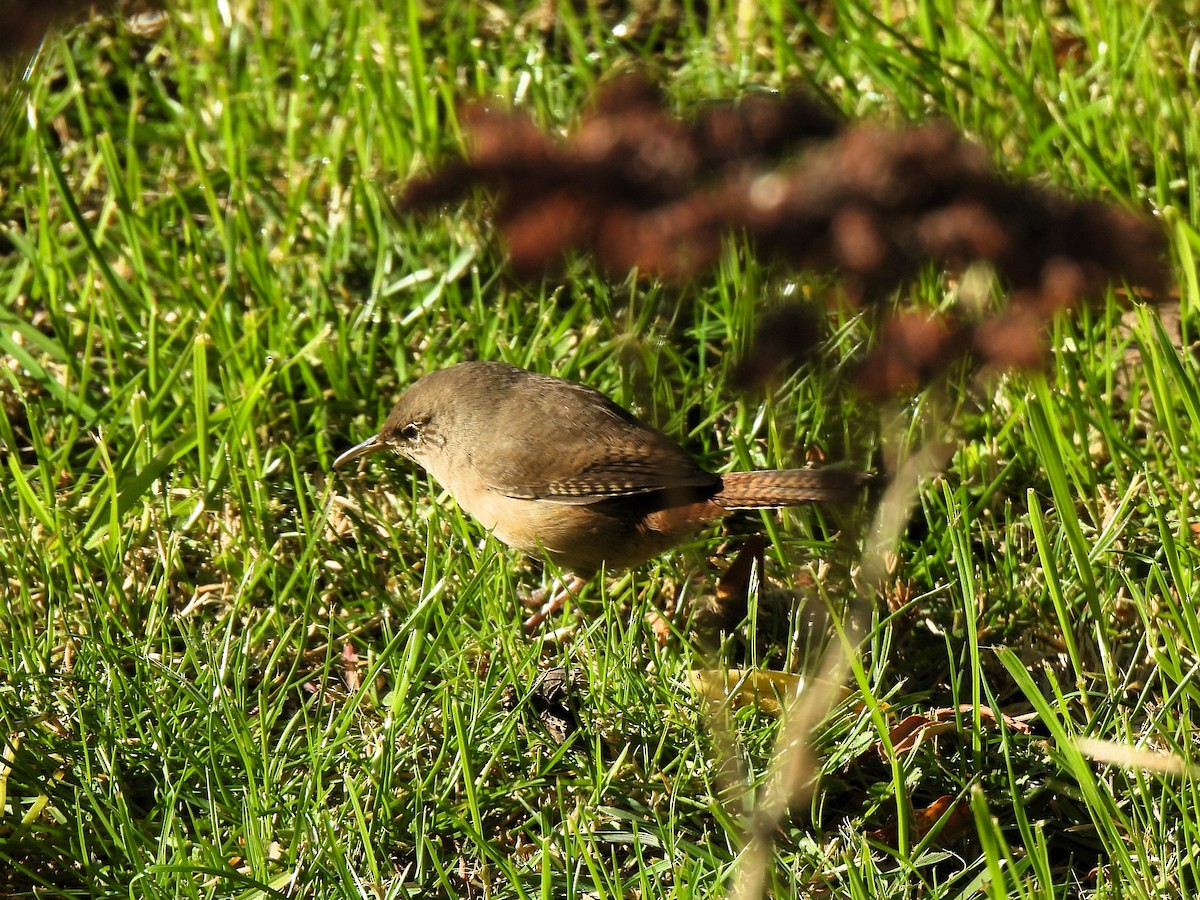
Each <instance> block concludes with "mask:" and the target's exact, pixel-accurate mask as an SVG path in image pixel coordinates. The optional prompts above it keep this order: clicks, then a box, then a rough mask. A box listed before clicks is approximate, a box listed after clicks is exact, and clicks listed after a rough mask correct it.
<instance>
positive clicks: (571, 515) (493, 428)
mask: <svg viewBox="0 0 1200 900" xmlns="http://www.w3.org/2000/svg"><path fill="white" fill-rule="evenodd" d="M379 450H392V451H395V452H396V453H399V454H401V455H403V456H407V457H408V458H410V459H412V460H413V461H414V462H416V463H418V464H419V465H420V466H422V467H423V468H424V469H425V470H426V471H427V472H429V474H430V475H432V476H433V477H434V479H435V480H436V481H437V482H438V483H439V484H441V485H442V486H443V487H444V488H446V489H447V490H448V491H449V492H450V493H451V494H452V495H453V496H454V498H455V500H457V501H458V504H459V505H460V506H461V507H462V508H463V509H464V510H466V511H467V512H468V513H470V514H471V515H473V516H474V517H475V518H476V519H478V520H479V522H480V523H481V524H482V525H483V526H484V527H485V528H487V529H488V530H489V531H491V532H492V533H493V534H495V535H496V537H497V538H499V539H500V540H501V541H503V542H504V543H505V544H508V545H509V546H510V547H515V548H516V549H518V550H521V551H522V552H524V553H527V554H530V555H534V556H537V555H545V556H547V557H549V558H550V559H551V560H553V561H554V562H555V563H556V564H557V565H558V566H559V567H561V568H562V569H563V570H565V571H567V572H571V573H574V574H575V575H576V576H578V578H577V579H576V584H581V583H582V580H583V579H587V578H590V577H591V576H592V575H594V574H595V573H596V572H597V571H598V570H599V569H600V567H601V566H602V565H606V566H609V567H611V568H627V567H631V566H636V565H638V564H639V563H642V562H645V561H646V560H648V559H650V558H651V557H653V556H656V555H657V554H659V553H662V552H663V551H665V550H668V549H670V548H671V547H674V546H676V545H677V544H679V543H681V542H683V541H684V540H686V539H687V538H689V537H690V536H691V535H692V534H693V533H694V532H695V531H697V530H698V529H699V528H700V527H701V526H702V525H704V524H705V523H707V522H710V521H712V520H714V519H718V518H720V517H722V516H724V515H726V514H727V513H729V512H730V511H731V510H737V509H766V508H772V507H781V506H793V505H796V504H800V503H806V502H809V501H814V500H815V501H837V500H847V499H849V498H851V497H852V496H853V495H854V493H855V492H856V491H857V489H858V487H859V485H860V484H861V483H862V481H863V480H864V479H863V476H862V475H860V474H859V473H853V472H847V471H844V470H841V469H782V470H764V471H755V472H732V473H729V474H725V475H717V474H714V473H712V472H709V471H707V470H705V469H703V468H701V467H700V466H699V465H698V464H697V463H696V461H695V460H694V459H692V457H691V455H690V454H689V453H688V452H687V451H686V450H684V449H683V448H682V447H681V446H680V445H679V444H678V443H676V442H675V441H674V440H672V439H671V438H669V437H667V435H665V434H663V433H662V432H661V431H658V430H657V429H655V428H651V427H650V426H649V425H646V424H645V423H643V422H641V421H639V420H638V419H637V418H636V417H634V416H633V415H632V414H631V413H629V412H627V411H626V410H624V409H622V408H621V407H619V406H617V404H615V403H614V402H613V401H612V400H610V399H609V398H608V397H606V396H604V395H603V394H601V393H600V392H599V391H596V390H593V389H592V388H590V387H586V386H585V385H582V384H577V383H575V382H573V381H566V380H564V379H562V378H553V377H550V376H548V375H537V374H534V373H532V372H527V371H525V370H524V369H518V368H517V367H515V366H510V365H507V364H505V363H499V362H466V363H460V364H459V365H456V366H451V367H450V368H447V369H440V370H438V371H435V372H431V373H430V374H428V375H425V376H424V377H423V378H420V379H418V380H417V381H416V382H415V383H414V384H413V385H412V387H410V388H409V389H408V390H407V391H406V392H405V393H404V395H403V396H401V398H400V399H399V401H398V402H397V403H396V405H395V406H394V407H393V408H392V411H391V413H390V414H389V415H388V417H387V420H386V421H385V422H384V423H383V427H382V428H380V429H379V433H378V434H376V435H374V436H372V437H369V438H367V439H366V440H365V441H363V442H362V443H361V444H358V445H356V446H354V447H351V448H350V449H349V450H347V451H346V452H345V453H343V454H341V456H339V457H338V458H337V459H336V460H334V463H333V464H334V466H335V467H337V466H341V465H343V464H345V463H347V462H349V461H351V460H353V459H358V458H359V457H360V456H363V455H364V454H367V453H374V452H376V451H379ZM527 624H528V623H527Z"/></svg>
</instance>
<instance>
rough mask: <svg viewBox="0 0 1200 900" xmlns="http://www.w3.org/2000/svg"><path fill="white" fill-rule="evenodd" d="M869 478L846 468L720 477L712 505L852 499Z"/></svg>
mask: <svg viewBox="0 0 1200 900" xmlns="http://www.w3.org/2000/svg"><path fill="white" fill-rule="evenodd" d="M869 477H870V476H868V475H865V474H863V473H862V472H852V471H848V470H846V469H833V468H830V469H768V470H763V471H759V472H730V473H729V474H728V475H722V476H721V490H720V491H718V492H717V494H716V495H715V496H714V497H712V498H711V499H712V502H713V503H716V504H718V505H719V506H722V507H724V508H725V509H770V508H772V507H776V506H796V505H798V504H801V503H810V502H812V501H818V502H825V503H836V502H845V501H848V500H852V499H853V498H854V496H855V495H856V494H857V493H858V491H859V489H860V488H861V487H862V486H863V484H864V483H865V482H866V481H867V480H868V479H869Z"/></svg>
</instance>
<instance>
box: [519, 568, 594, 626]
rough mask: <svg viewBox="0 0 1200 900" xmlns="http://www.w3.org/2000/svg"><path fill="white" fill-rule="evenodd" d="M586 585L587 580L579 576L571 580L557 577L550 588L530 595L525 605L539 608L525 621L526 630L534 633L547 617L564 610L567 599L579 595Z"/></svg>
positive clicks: (570, 577)
mask: <svg viewBox="0 0 1200 900" xmlns="http://www.w3.org/2000/svg"><path fill="white" fill-rule="evenodd" d="M585 584H587V579H586V578H580V577H579V576H578V575H571V576H569V578H562V577H556V578H555V579H554V580H553V581H552V582H550V585H549V587H544V588H542V589H541V590H537V591H534V592H533V593H532V594H530V595H529V599H528V601H526V602H525V605H527V606H537V607H539V608H538V610H537V612H535V613H533V614H532V615H530V616H529V618H527V619H526V620H525V630H526V631H533V629H535V628H537V627H538V626H539V625H541V624H542V622H543V621H545V619H546V617H547V616H552V615H554V614H555V613H556V612H558V611H559V610H560V609H562V606H563V604H564V603H566V602H567V598H568V597H573V596H575V595H576V594H578V593H579V592H580V591H581V590H582V589H583V586H584V585H585Z"/></svg>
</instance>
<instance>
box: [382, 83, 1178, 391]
mask: <svg viewBox="0 0 1200 900" xmlns="http://www.w3.org/2000/svg"><path fill="white" fill-rule="evenodd" d="M462 120H463V122H464V124H465V126H466V130H467V132H468V134H469V137H470V144H471V149H470V151H469V153H468V155H467V157H466V158H464V159H460V160H455V161H451V162H448V163H446V164H444V165H442V166H441V167H440V168H438V169H436V170H434V171H433V172H431V173H430V174H429V175H427V176H425V177H422V178H417V179H414V180H413V181H411V182H409V184H408V185H407V187H406V189H405V191H404V193H403V195H402V196H401V198H400V199H399V201H398V209H399V211H400V212H401V213H406V212H413V211H418V210H425V209H429V208H431V207H434V206H436V205H439V204H442V203H446V202H449V201H456V200H461V199H462V198H464V197H466V196H467V195H468V194H469V193H470V192H471V191H473V190H474V189H475V188H478V187H482V188H485V189H487V190H489V191H490V192H492V193H493V194H494V195H495V198H496V204H495V208H494V217H495V222H496V224H497V226H498V227H499V229H500V231H501V233H502V235H503V237H504V240H505V244H506V246H507V249H508V253H509V256H510V258H511V262H512V265H513V268H514V269H515V270H516V271H517V273H518V274H520V275H524V276H538V275H543V274H547V273H550V272H553V271H555V270H556V269H558V268H559V267H560V266H561V264H562V262H563V261H564V258H565V257H566V256H567V255H568V254H570V253H572V252H578V251H584V252H587V253H590V254H592V255H593V256H594V257H595V258H596V260H597V262H598V263H599V265H600V266H601V267H602V268H604V269H605V270H607V271H609V272H610V273H612V274H613V275H615V276H617V277H624V276H625V275H626V274H627V273H628V272H629V271H630V270H633V269H636V270H638V271H639V272H642V273H645V274H649V275H652V276H657V277H662V278H667V279H686V278H689V277H691V276H694V275H696V274H698V273H700V272H702V271H704V270H705V269H707V268H709V267H711V266H712V265H713V264H714V263H716V261H717V260H718V257H719V255H720V252H721V244H722V240H723V239H724V238H725V237H726V236H727V235H731V234H744V235H746V236H747V237H748V238H749V239H750V241H751V242H752V244H753V245H754V246H755V247H756V248H757V249H758V251H759V252H760V253H762V254H763V255H765V256H767V257H770V258H772V259H775V260H778V261H781V262H782V263H784V264H786V265H791V266H796V267H803V268H810V269H818V270H823V271H832V272H836V273H838V274H840V275H841V277H842V281H843V285H844V291H845V293H846V294H847V295H848V296H849V297H850V299H851V300H852V301H854V302H856V303H860V304H872V303H878V302H880V301H882V300H884V299H885V298H888V297H890V296H892V295H893V294H894V293H895V292H896V291H897V290H899V289H900V288H902V287H903V286H904V285H905V284H906V283H908V282H909V280H910V279H912V278H913V277H914V276H915V275H916V274H918V273H919V272H921V271H922V270H923V269H925V268H927V267H928V266H930V265H931V264H932V265H934V266H936V267H938V268H940V269H943V270H951V271H961V270H963V269H964V268H966V267H967V266H968V265H971V264H973V263H984V264H987V265H988V266H990V268H991V270H992V271H993V272H994V273H995V276H996V278H997V279H998V283H999V284H1001V285H1003V286H1004V288H1005V289H1006V290H1007V291H1008V298H1007V302H1006V303H1004V304H1000V305H998V306H995V307H989V308H988V309H986V310H984V311H982V312H971V313H969V314H968V313H965V312H963V313H957V312H956V313H954V314H953V315H950V316H945V317H934V316H931V315H925V314H921V315H919V316H918V315H916V314H914V313H911V312H908V313H902V314H900V316H898V317H897V318H896V319H895V320H894V321H890V322H886V323H885V325H884V327H883V328H882V329H880V333H879V337H878V339H877V340H876V342H875V345H874V348H873V350H872V351H871V354H870V355H869V357H868V359H867V360H866V362H865V363H864V368H863V372H862V378H861V383H862V386H863V387H864V389H865V390H866V391H867V392H869V393H870V394H872V395H877V396H882V395H886V394H892V393H895V392H898V391H902V390H908V389H911V388H913V387H915V386H917V385H920V384H922V383H925V382H927V381H929V380H930V379H931V378H932V377H934V376H935V375H937V374H938V373H940V372H942V371H944V370H945V368H946V367H947V366H948V365H949V364H950V363H952V362H953V361H955V360H957V359H959V358H962V357H964V356H968V357H971V358H973V359H975V360H977V361H978V362H980V363H983V364H990V365H994V366H999V367H1003V368H1007V367H1029V366H1033V365H1036V364H1038V363H1039V362H1040V361H1041V360H1042V359H1043V357H1044V346H1045V338H1044V329H1045V323H1046V320H1047V319H1048V318H1049V317H1050V316H1051V315H1052V314H1053V313H1054V312H1055V311H1057V310H1059V309H1062V308H1067V307H1071V306H1074V305H1076V304H1077V303H1079V302H1080V301H1081V300H1083V299H1084V298H1086V297H1090V296H1095V295H1097V294H1099V293H1100V292H1101V291H1103V289H1104V288H1105V287H1106V286H1107V285H1109V284H1110V283H1114V282H1120V281H1126V282H1128V283H1130V284H1132V285H1135V286H1138V287H1140V288H1144V289H1147V290H1149V291H1151V292H1156V291H1160V290H1162V289H1163V288H1164V287H1165V285H1166V282H1167V270H1166V266H1165V253H1164V240H1163V236H1162V232H1161V230H1160V229H1159V228H1158V227H1157V226H1156V225H1155V224H1154V223H1152V222H1149V221H1147V220H1145V219H1144V218H1142V217H1140V216H1137V215H1134V214H1133V213H1130V212H1128V211H1126V210H1123V209H1120V208H1117V207H1115V206H1112V205H1109V204H1105V203H1100V202H1096V201H1079V200H1073V199H1069V198H1067V197H1064V196H1062V195H1059V194H1056V193H1052V192H1050V191H1046V190H1044V189H1041V188H1038V187H1035V186H1033V185H1031V184H1028V183H1023V182H1015V181H1011V180H1008V179H1005V178H1003V177H1001V176H1000V175H999V174H997V173H996V172H995V171H994V170H993V168H992V167H991V165H990V164H989V162H988V159H987V155H986V153H985V152H984V151H983V150H982V149H981V148H980V147H978V146H977V145H975V144H972V143H971V142H969V141H967V140H965V139H964V138H963V137H962V136H961V135H959V134H958V133H957V132H956V131H955V130H954V129H953V128H951V127H950V126H949V125H946V124H943V123H935V124H925V125H917V126H913V127H910V128H906V129H889V128H883V127H879V126H874V125H846V124H842V123H840V122H839V121H838V120H837V119H836V118H834V117H833V116H831V115H830V114H829V113H828V112H826V111H825V110H824V108H823V107H822V106H821V105H820V104H819V103H818V102H817V101H815V100H813V99H812V98H810V97H808V96H806V95H804V94H802V93H790V94H783V95H769V94H762V93H756V94H750V95H748V96H746V97H744V98H742V99H741V100H739V101H735V102H719V103H712V104H710V105H708V106H705V107H703V108H702V109H700V110H699V111H698V112H697V113H696V114H695V115H694V116H693V117H691V118H690V119H686V118H681V117H678V116H675V115H672V114H671V112H670V111H669V110H668V109H667V107H666V103H665V101H664V98H663V96H662V94H661V92H660V91H659V89H658V88H657V86H655V85H654V84H652V83H651V82H650V81H648V80H646V79H645V78H643V77H642V76H640V75H636V74H627V75H623V76H620V77H617V78H616V79H614V80H613V81H612V82H610V83H609V85H608V86H607V87H605V88H603V89H602V90H601V91H600V92H599V93H598V95H597V96H596V98H595V100H594V103H593V104H592V107H591V108H590V109H589V110H588V111H587V112H586V113H585V114H584V116H583V118H582V120H581V122H580V124H579V127H578V128H577V129H576V130H575V131H574V132H573V133H572V134H571V135H569V136H568V137H567V138H566V139H564V140H561V141H560V140H556V139H555V138H553V137H552V136H550V135H548V134H546V133H544V132H543V131H541V130H539V129H538V128H537V126H536V125H535V124H534V123H533V122H532V121H531V120H530V119H529V118H528V117H527V116H525V115H524V114H521V113H519V112H511V111H504V110H497V109H494V108H492V107H491V106H488V105H487V104H482V103H478V104H473V105H468V106H466V107H465V108H464V110H463V113H462ZM799 334H800V337H799V338H797V339H798V340H800V341H801V342H804V341H809V340H811V338H810V337H809V336H808V335H807V332H806V330H805V329H799ZM806 349H807V348H806V347H804V346H797V347H787V348H780V347H778V346H770V347H768V348H767V350H768V351H769V354H770V355H771V356H772V357H774V358H777V359H781V360H785V359H798V358H802V357H803V354H804V351H805V350H806ZM768 368H769V366H766V365H758V364H755V363H753V362H751V363H748V364H747V365H746V366H745V367H744V368H743V376H744V377H745V378H746V380H748V381H750V380H754V379H758V378H761V379H763V380H765V379H766V377H767V376H766V375H763V374H762V373H763V372H764V371H766V370H767V369H768Z"/></svg>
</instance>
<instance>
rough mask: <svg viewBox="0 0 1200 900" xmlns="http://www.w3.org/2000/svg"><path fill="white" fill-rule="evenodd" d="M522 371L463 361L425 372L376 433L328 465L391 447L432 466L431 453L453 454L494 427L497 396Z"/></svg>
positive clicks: (466, 449)
mask: <svg viewBox="0 0 1200 900" xmlns="http://www.w3.org/2000/svg"><path fill="white" fill-rule="evenodd" d="M527 374H528V373H526V372H524V371H523V370H521V369H518V368H516V367H514V366H509V365H506V364H504V363H495V362H466V363H460V364H459V365H457V366H451V367H450V368H448V369H438V370H436V371H434V372H430V373H429V374H428V375H425V376H423V377H421V378H419V379H417V380H416V381H415V382H414V383H413V385H412V387H410V388H409V389H408V390H407V391H405V392H404V394H403V395H402V396H401V397H400V399H399V400H398V401H397V402H396V405H395V406H394V407H392V411H391V412H390V413H388V417H387V419H386V420H385V421H384V423H383V426H382V427H381V428H380V429H379V433H378V434H375V435H372V436H371V437H369V438H367V439H366V440H365V441H363V442H362V443H361V444H356V445H355V446H353V447H351V448H350V449H349V450H347V451H346V452H345V453H343V454H342V455H341V456H339V457H338V458H337V459H335V460H334V461H333V466H334V468H337V467H338V466H341V465H343V464H345V463H348V462H350V461H351V460H355V459H358V458H359V457H360V456H365V455H366V454H368V453H376V452H378V451H380V450H391V451H393V452H395V453H399V454H401V455H402V456H407V457H408V458H409V459H411V460H413V461H414V462H416V463H417V464H418V465H421V466H424V467H425V468H426V469H434V468H436V467H435V466H431V465H430V457H431V456H432V455H436V456H437V457H446V458H448V459H454V458H457V457H458V456H459V454H461V453H465V452H469V449H470V448H471V447H473V446H474V445H475V443H476V441H477V440H478V439H479V438H480V436H482V435H486V434H487V433H488V432H489V431H490V430H491V429H492V428H493V427H494V422H495V418H496V409H497V405H498V401H499V400H500V398H501V397H502V396H503V395H504V394H505V393H506V392H507V391H508V390H509V389H510V388H511V387H512V386H513V384H514V382H516V381H518V380H520V378H521V377H522V376H525V375H527Z"/></svg>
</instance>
